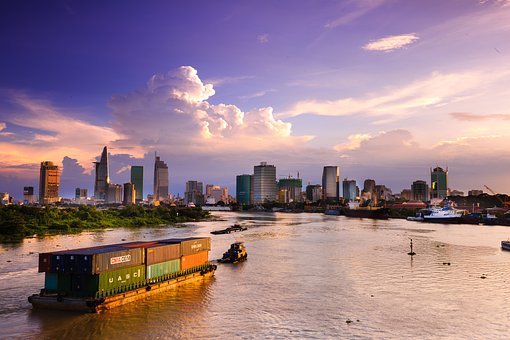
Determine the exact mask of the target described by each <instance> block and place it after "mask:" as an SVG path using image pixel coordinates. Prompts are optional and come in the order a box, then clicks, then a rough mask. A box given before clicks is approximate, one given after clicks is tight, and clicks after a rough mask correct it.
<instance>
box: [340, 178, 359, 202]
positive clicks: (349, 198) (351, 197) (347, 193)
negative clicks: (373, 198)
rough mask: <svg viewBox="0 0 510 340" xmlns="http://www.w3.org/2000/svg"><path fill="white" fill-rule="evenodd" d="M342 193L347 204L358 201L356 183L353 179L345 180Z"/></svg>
mask: <svg viewBox="0 0 510 340" xmlns="http://www.w3.org/2000/svg"><path fill="white" fill-rule="evenodd" d="M342 191H343V197H344V201H345V202H346V203H347V202H354V201H356V181H355V180H353V179H351V180H349V179H347V178H345V179H344V180H343V182H342Z"/></svg>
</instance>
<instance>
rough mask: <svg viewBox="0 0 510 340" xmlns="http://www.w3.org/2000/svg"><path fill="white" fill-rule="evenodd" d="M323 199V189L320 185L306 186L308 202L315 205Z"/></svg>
mask: <svg viewBox="0 0 510 340" xmlns="http://www.w3.org/2000/svg"><path fill="white" fill-rule="evenodd" d="M320 199H322V187H321V186H320V184H314V185H310V184H309V185H307V186H306V200H307V201H309V202H312V203H315V202H317V201H319V200H320Z"/></svg>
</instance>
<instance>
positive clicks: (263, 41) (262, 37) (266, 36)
mask: <svg viewBox="0 0 510 340" xmlns="http://www.w3.org/2000/svg"><path fill="white" fill-rule="evenodd" d="M257 41H258V42H259V44H267V43H268V42H269V34H260V35H258V36H257Z"/></svg>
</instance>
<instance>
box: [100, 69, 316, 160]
mask: <svg viewBox="0 0 510 340" xmlns="http://www.w3.org/2000/svg"><path fill="white" fill-rule="evenodd" d="M214 93H215V91H214V89H213V86H212V84H204V83H203V82H202V81H201V79H200V78H199V77H198V75H197V71H196V70H195V69H194V68H193V67H190V66H183V67H179V68H178V69H175V70H172V71H170V72H168V73H166V74H162V75H155V76H152V77H151V78H150V80H149V82H148V83H147V86H146V87H145V88H142V89H139V90H137V91H133V92H131V93H128V94H126V95H118V96H114V97H113V98H112V99H111V100H110V102H109V106H110V108H111V109H112V117H113V119H112V127H113V129H114V130H115V131H116V132H117V133H119V134H121V135H123V136H125V137H126V138H125V139H124V140H122V141H118V142H117V143H116V144H115V145H117V146H118V145H121V144H122V145H124V144H133V145H142V146H143V147H145V148H146V149H149V150H156V149H157V150H161V149H164V150H167V151H168V152H170V153H172V154H175V153H186V152H189V151H194V152H200V151H201V152H215V153H218V152H224V151H225V150H239V151H241V150H263V149H264V148H266V147H268V146H269V145H274V143H275V142H278V143H280V144H281V145H292V144H293V143H296V142H304V141H306V140H309V139H310V137H307V136H301V137H299V136H292V134H291V129H292V126H291V124H290V123H288V122H284V121H282V120H279V119H276V118H275V117H274V115H273V109H272V108H270V107H267V108H259V109H254V110H251V111H248V112H244V111H242V110H241V109H240V108H238V107H237V106H235V105H232V104H212V103H210V102H209V101H208V100H207V99H209V98H210V97H211V96H212V95H214Z"/></svg>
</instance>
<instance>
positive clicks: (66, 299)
mask: <svg viewBox="0 0 510 340" xmlns="http://www.w3.org/2000/svg"><path fill="white" fill-rule="evenodd" d="M210 245H211V242H210V238H209V237H204V238H187V239H166V240H158V241H151V242H130V243H123V244H114V245H108V246H99V247H92V248H82V249H74V250H65V251H58V252H53V253H42V254H39V272H44V273H45V285H44V288H43V289H41V291H40V293H39V294H33V295H32V296H30V297H28V301H29V302H30V303H31V304H32V306H33V308H35V309H38V308H41V309H57V310H71V311H77V312H91V313H97V312H101V311H106V310H109V309H111V308H114V307H118V306H121V305H125V304H127V303H131V302H134V301H136V300H140V299H143V298H146V297H148V296H151V295H153V294H158V293H161V292H164V291H166V290H169V289H172V288H174V287H177V286H180V285H182V284H185V283H188V282H193V281H198V280H203V279H205V278H208V277H211V276H213V275H214V272H215V270H216V265H213V264H211V263H210V262H209V250H210Z"/></svg>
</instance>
